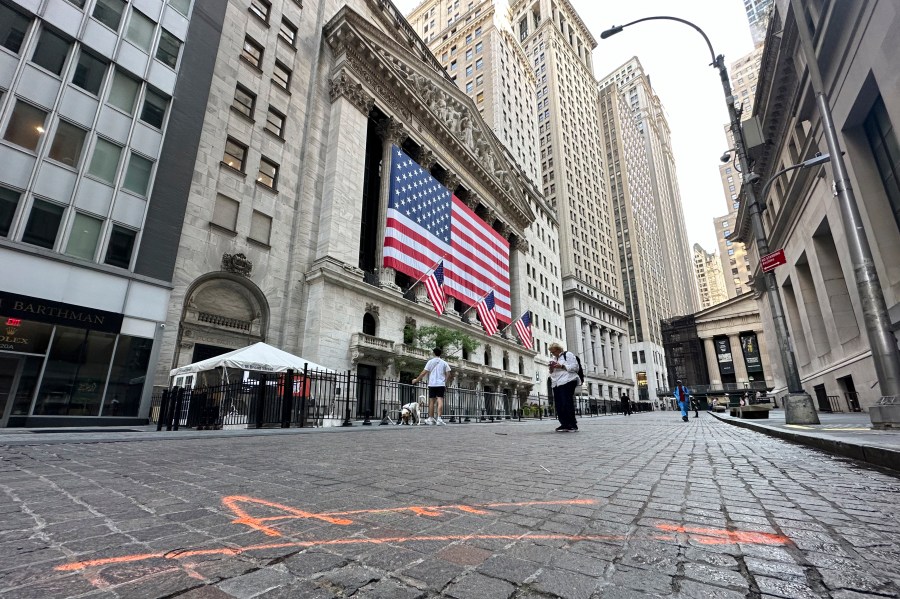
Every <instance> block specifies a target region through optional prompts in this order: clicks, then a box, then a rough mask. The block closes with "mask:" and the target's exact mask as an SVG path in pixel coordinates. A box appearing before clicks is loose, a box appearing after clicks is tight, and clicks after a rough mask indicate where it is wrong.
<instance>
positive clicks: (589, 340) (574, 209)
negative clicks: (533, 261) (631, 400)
mask: <svg viewBox="0 0 900 599" xmlns="http://www.w3.org/2000/svg"><path fill="white" fill-rule="evenodd" d="M509 15H510V22H511V25H512V29H513V32H514V34H515V37H516V39H517V40H518V41H519V43H520V44H521V45H522V48H523V49H524V51H525V55H526V56H527V57H528V61H529V64H531V67H532V69H533V71H534V74H535V78H536V85H537V90H536V93H535V95H534V102H535V104H536V106H537V108H538V147H539V148H540V160H541V184H542V186H543V192H544V196H545V198H546V199H547V202H548V203H549V204H550V205H551V206H552V207H554V208H555V210H556V214H557V218H558V220H559V232H560V249H559V252H560V262H561V264H560V266H561V272H562V298H563V303H564V314H565V322H566V339H567V340H568V346H569V348H570V349H572V350H573V351H575V352H578V353H579V354H581V357H582V363H583V365H584V368H585V375H586V378H585V384H584V389H585V393H587V394H589V395H593V396H602V397H606V398H610V397H618V396H619V395H620V394H621V392H622V391H624V390H627V389H630V388H632V387H633V384H634V383H633V382H632V365H631V350H630V348H629V340H628V335H627V333H626V327H627V320H628V314H627V313H626V312H625V303H624V297H623V294H622V286H621V281H620V271H619V257H618V255H617V252H616V250H615V248H616V246H615V245H614V244H615V231H614V229H613V226H614V224H613V207H612V202H611V200H610V198H609V196H608V187H607V181H606V170H607V168H608V167H609V165H606V164H605V163H604V156H603V151H602V147H601V145H600V143H599V141H600V139H601V136H600V123H599V113H598V110H597V89H596V80H595V79H594V73H593V62H592V59H591V50H593V48H594V47H595V46H596V41H595V40H594V38H593V36H592V35H591V34H590V32H589V31H588V29H587V27H586V26H585V24H584V22H583V21H582V20H581V18H580V17H579V16H578V13H576V12H575V10H574V8H573V7H572V5H571V4H570V3H569V2H568V1H567V0H561V1H557V2H553V1H551V0H539V1H537V2H531V1H526V0H514V1H513V2H511V4H510V7H509Z"/></svg>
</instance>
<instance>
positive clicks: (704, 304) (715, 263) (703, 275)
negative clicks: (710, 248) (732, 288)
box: [694, 243, 728, 310]
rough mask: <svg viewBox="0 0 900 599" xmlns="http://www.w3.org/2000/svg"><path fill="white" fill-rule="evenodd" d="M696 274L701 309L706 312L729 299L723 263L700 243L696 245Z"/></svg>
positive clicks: (715, 254)
mask: <svg viewBox="0 0 900 599" xmlns="http://www.w3.org/2000/svg"><path fill="white" fill-rule="evenodd" d="M694 272H695V273H696V276H697V288H698V289H699V291H700V309H701V310H705V309H707V308H710V307H712V306H715V305H716V304H720V303H722V302H724V301H725V300H727V299H728V292H727V291H726V290H725V279H724V277H723V276H722V263H721V262H720V261H719V256H718V254H717V253H716V252H713V253H711V254H710V253H709V252H707V251H706V250H704V249H703V248H702V247H701V246H700V244H699V243H695V244H694Z"/></svg>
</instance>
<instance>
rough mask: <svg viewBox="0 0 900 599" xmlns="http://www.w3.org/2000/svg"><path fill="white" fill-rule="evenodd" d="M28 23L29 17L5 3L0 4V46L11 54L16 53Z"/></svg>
mask: <svg viewBox="0 0 900 599" xmlns="http://www.w3.org/2000/svg"><path fill="white" fill-rule="evenodd" d="M29 25H31V19H29V18H28V17H26V16H25V15H23V14H21V13H19V12H17V11H15V10H13V9H11V8H9V7H8V6H6V5H5V4H0V46H3V47H4V48H6V49H7V50H9V51H10V52H12V53H13V54H18V53H19V50H20V49H21V48H22V42H23V41H24V40H25V34H26V33H27V32H28V26H29Z"/></svg>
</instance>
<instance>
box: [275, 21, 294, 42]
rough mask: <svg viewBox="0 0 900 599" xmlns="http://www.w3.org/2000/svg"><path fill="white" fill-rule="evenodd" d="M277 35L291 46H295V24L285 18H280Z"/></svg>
mask: <svg viewBox="0 0 900 599" xmlns="http://www.w3.org/2000/svg"><path fill="white" fill-rule="evenodd" d="M278 37H280V38H281V39H283V40H284V41H286V42H287V43H288V44H290V46H291V47H292V48H296V47H297V26H296V25H294V24H293V23H291V22H290V21H288V20H287V19H281V29H279V30H278Z"/></svg>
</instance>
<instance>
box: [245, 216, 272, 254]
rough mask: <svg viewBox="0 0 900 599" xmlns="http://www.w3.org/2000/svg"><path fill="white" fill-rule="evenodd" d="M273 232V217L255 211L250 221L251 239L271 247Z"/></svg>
mask: <svg viewBox="0 0 900 599" xmlns="http://www.w3.org/2000/svg"><path fill="white" fill-rule="evenodd" d="M271 232H272V217H271V216H266V215H265V214H263V213H262V212H257V211H256V210H254V211H253V216H252V217H251V219H250V239H252V240H254V241H258V242H260V243H264V244H266V245H269V235H270V234H271Z"/></svg>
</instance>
